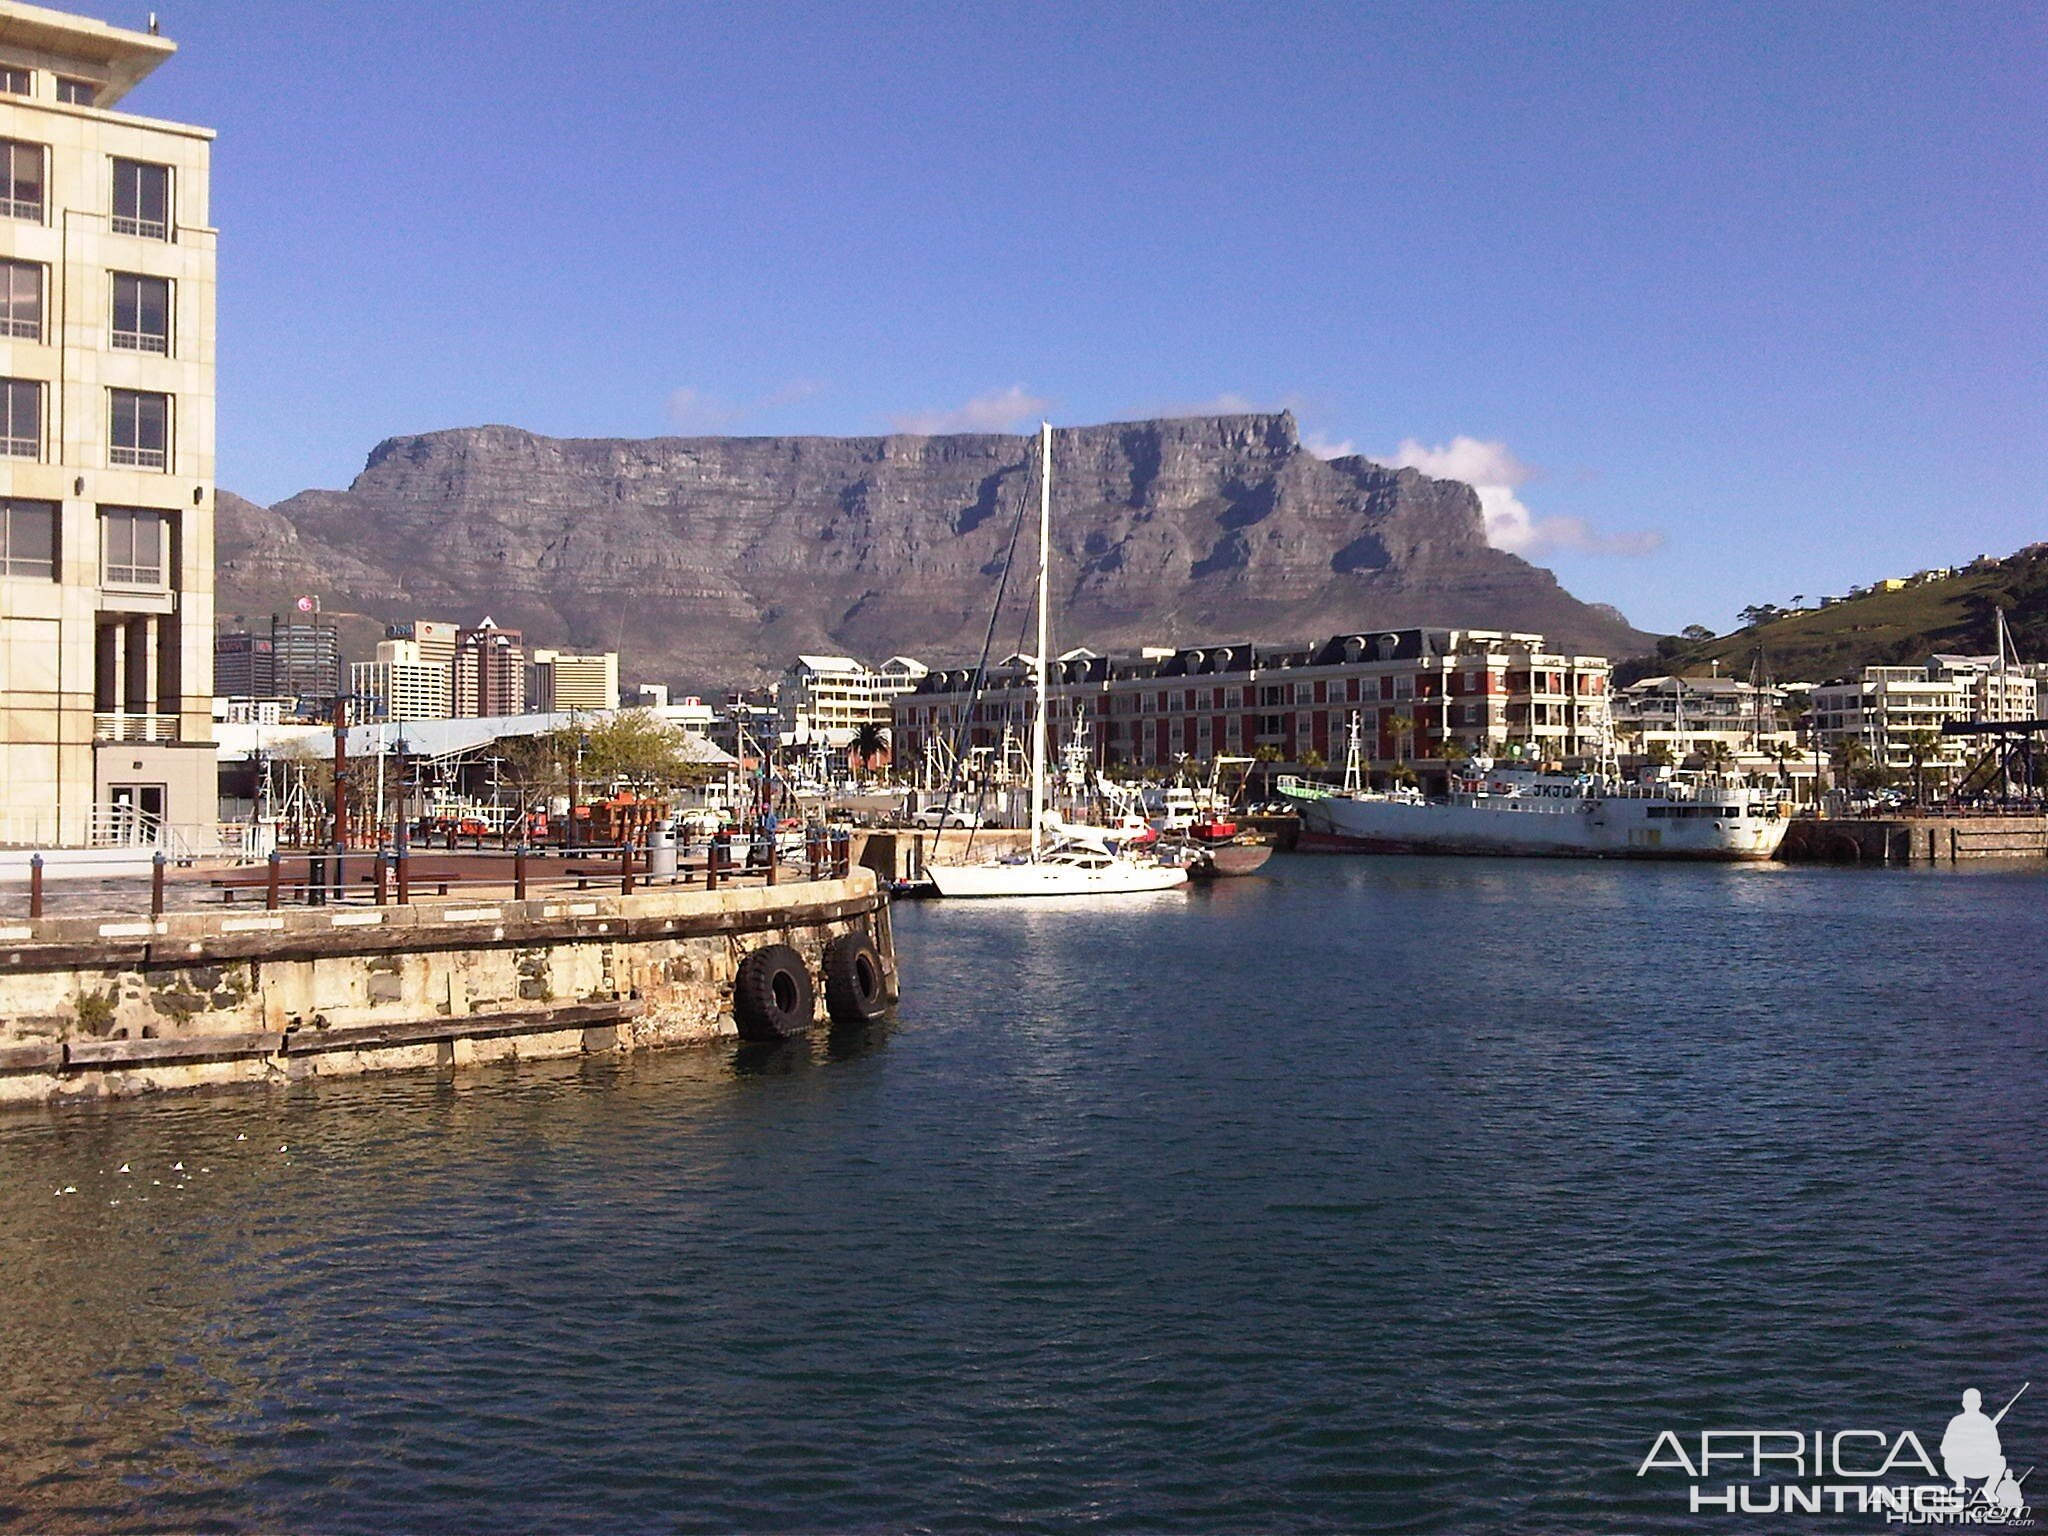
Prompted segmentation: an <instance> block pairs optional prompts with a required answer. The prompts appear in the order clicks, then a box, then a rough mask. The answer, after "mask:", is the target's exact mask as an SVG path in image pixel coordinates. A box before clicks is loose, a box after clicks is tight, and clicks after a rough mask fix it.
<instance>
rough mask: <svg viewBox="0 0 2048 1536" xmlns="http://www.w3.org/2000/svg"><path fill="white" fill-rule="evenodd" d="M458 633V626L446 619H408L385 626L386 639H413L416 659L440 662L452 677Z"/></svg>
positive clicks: (429, 662)
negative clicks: (401, 622)
mask: <svg viewBox="0 0 2048 1536" xmlns="http://www.w3.org/2000/svg"><path fill="white" fill-rule="evenodd" d="M457 633H459V630H458V628H457V626H456V625H454V624H451V623H449V622H448V621H447V620H445V619H408V620H406V621H405V622H404V623H403V624H387V625H385V626H384V638H385V639H386V640H409V641H411V642H412V644H413V645H414V646H415V647H416V653H415V659H417V660H419V661H422V662H426V663H428V664H430V665H431V664H433V663H436V662H438V663H439V664H440V665H442V666H444V667H446V668H447V669H448V674H449V676H451V677H453V676H454V675H455V636H456V635H457Z"/></svg>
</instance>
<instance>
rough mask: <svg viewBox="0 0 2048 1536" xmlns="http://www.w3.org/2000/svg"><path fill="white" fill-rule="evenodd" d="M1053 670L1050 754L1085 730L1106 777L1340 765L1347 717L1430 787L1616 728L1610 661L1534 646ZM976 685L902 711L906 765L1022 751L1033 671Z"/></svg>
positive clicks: (1457, 639) (1438, 635)
mask: <svg viewBox="0 0 2048 1536" xmlns="http://www.w3.org/2000/svg"><path fill="white" fill-rule="evenodd" d="M1054 668H1055V670H1054V672H1053V673H1052V674H1051V686H1050V690H1049V692H1050V694H1051V699H1052V710H1051V714H1052V720H1051V733H1052V740H1053V743H1054V745H1055V746H1057V745H1058V744H1059V743H1060V742H1061V741H1062V740H1064V739H1070V737H1071V734H1072V732H1073V731H1074V730H1075V729H1076V728H1077V727H1085V728H1086V730H1087V732H1088V734H1089V739H1090V742H1091V749H1092V750H1093V751H1095V752H1097V753H1099V755H1100V758H1101V760H1102V761H1103V762H1104V763H1105V764H1107V765H1110V766H1113V767H1126V768H1138V769H1146V768H1154V769H1156V768H1166V767H1171V766H1173V765H1175V764H1177V763H1179V762H1180V761H1181V760H1182V759H1192V760H1195V761H1198V762H1199V761H1204V760H1208V759H1212V758H1215V757H1220V756H1245V757H1250V756H1255V755H1257V754H1258V753H1259V751H1260V749H1261V748H1271V749H1272V753H1274V754H1277V755H1278V756H1279V758H1280V759H1282V760H1284V761H1288V762H1295V763H1315V762H1325V763H1328V762H1332V761H1342V759H1343V757H1344V755H1345V752H1346V750H1347V744H1348V738H1349V730H1350V724H1351V721H1352V719H1353V718H1354V717H1356V718H1357V720H1358V723H1359V729H1360V733H1361V738H1362V739H1361V747H1362V750H1363V752H1364V753H1365V755H1366V756H1367V757H1369V758H1370V759H1372V760H1373V761H1375V762H1380V763H1386V764H1413V765H1415V767H1416V769H1417V771H1424V770H1433V771H1436V772H1441V771H1442V769H1443V767H1444V765H1445V763H1446V761H1447V759H1446V757H1445V755H1444V754H1445V752H1446V750H1450V751H1452V752H1453V753H1454V754H1470V753H1473V752H1476V751H1480V750H1484V749H1489V748H1491V749H1496V750H1504V749H1506V748H1507V747H1509V746H1519V747H1522V748H1523V749H1524V750H1527V749H1529V748H1532V747H1533V748H1534V755H1535V756H1536V757H1538V758H1541V759H1545V760H1550V759H1555V760H1559V761H1563V760H1569V759H1581V758H1585V757H1587V756H1589V755H1592V754H1594V753H1596V752H1598V751H1599V749H1600V746H1601V744H1602V741H1603V740H1604V738H1605V733H1606V731H1607V728H1608V672H1609V666H1608V662H1607V660H1606V658H1604V657H1599V656H1572V655H1567V654H1564V653H1562V652H1559V651H1555V650H1553V649H1552V648H1551V647H1550V646H1549V645H1548V644H1546V643H1545V641H1544V639H1543V637H1542V636H1541V635H1534V634H1510V633H1504V632H1500V631H1495V630H1470V629H1402V630H1392V631H1380V632H1372V631H1368V632H1365V633H1360V634H1349V635H1337V636H1335V637H1333V638H1331V639H1329V640H1326V641H1323V642H1322V643H1320V644H1316V645H1305V646H1262V645H1254V644H1251V643H1250V642H1239V641H1232V642H1229V643H1227V644H1220V645H1202V646H1190V647H1186V648H1184V649H1180V650H1164V649H1155V650H1147V651H1143V652H1140V653H1138V654H1137V655H1135V656H1130V657H1123V658H1112V657H1106V656H1097V655H1094V654H1093V653H1091V652H1087V651H1071V652H1068V653H1067V654H1066V655H1065V656H1062V657H1060V658H1059V659H1058V660H1057V661H1056V662H1055V663H1054ZM973 681H974V674H973V672H972V670H971V669H966V668H957V669H948V670H944V671H937V672H932V673H930V674H929V675H928V676H926V677H925V678H924V679H923V680H922V681H921V682H919V683H918V685H917V686H916V687H915V688H914V689H913V690H911V691H910V692H907V693H904V694H902V695H901V696H899V697H898V698H897V699H896V700H895V705H894V718H895V727H896V737H895V745H896V760H897V761H898V762H900V763H907V762H914V761H917V760H919V759H920V757H921V755H922V754H923V753H924V752H925V751H926V747H927V744H928V743H934V744H943V748H944V749H945V750H948V751H952V752H956V753H959V754H962V755H964V754H966V753H970V752H975V751H997V750H1001V749H1002V748H1003V746H1004V745H1005V743H1006V742H1015V741H1017V740H1018V739H1020V736H1021V730H1020V727H1021V723H1022V721H1023V720H1024V719H1025V718H1026V710H1027V708H1028V705H1029V703H1030V699H1031V695H1032V692H1033V690H1034V684H1033V681H1032V677H1031V673H1030V669H1029V668H1028V666H1026V665H1025V664H1024V663H1023V662H1022V661H1021V660H1020V659H1018V658H1011V660H1010V661H1009V662H1007V663H1005V664H1004V665H1003V666H1001V667H999V668H995V669H992V671H991V674H990V676H989V678H988V680H987V684H986V686H985V688H984V690H983V694H982V698H981V701H980V702H979V703H978V704H974V705H973V706H972V708H971V710H970V699H971V695H972V685H973ZM1447 742H1455V743H1456V744H1457V745H1456V747H1454V748H1448V749H1447V747H1446V743H1447ZM1268 755H1271V754H1268Z"/></svg>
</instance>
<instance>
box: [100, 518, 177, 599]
mask: <svg viewBox="0 0 2048 1536" xmlns="http://www.w3.org/2000/svg"><path fill="white" fill-rule="evenodd" d="M169 535H170V519H169V518H167V517H166V516H165V515H164V514H163V513H161V512H145V511H141V510H139V509H137V508H134V507H103V508H101V509H100V584H101V585H102V586H108V587H161V586H163V584H164V552H165V546H166V545H167V544H168V543H169V542H170V538H169Z"/></svg>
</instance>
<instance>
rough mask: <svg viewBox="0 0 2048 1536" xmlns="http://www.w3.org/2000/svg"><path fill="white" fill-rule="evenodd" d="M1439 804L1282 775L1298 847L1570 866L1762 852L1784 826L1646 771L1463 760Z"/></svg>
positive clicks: (1749, 793)
mask: <svg viewBox="0 0 2048 1536" xmlns="http://www.w3.org/2000/svg"><path fill="white" fill-rule="evenodd" d="M1450 787H1451V793H1450V795H1449V796H1448V797H1447V798H1445V799H1443V800H1425V799H1423V798H1422V797H1421V796H1419V795H1416V794H1413V793H1401V792H1398V791H1397V792H1395V793H1393V794H1380V793H1377V792H1374V791H1371V790H1363V789H1351V790H1340V791H1330V790H1325V789H1320V788H1316V787H1314V786H1309V785H1304V784H1301V783H1299V782H1298V781H1293V780H1289V779H1282V780H1281V781H1280V783H1279V785H1278V788H1279V789H1280V791H1281V793H1283V794H1286V795H1288V796H1290V797H1291V798H1293V799H1294V800H1295V801H1297V802H1298V804H1299V808H1300V812H1301V841H1300V843H1299V844H1298V846H1299V847H1301V848H1303V849H1306V850H1311V851H1314V850H1326V851H1348V852H1358V853H1473V854H1509V855H1517V856H1532V855H1533V856H1549V857H1555V858H1579V859H1723V860H1760V859H1768V858H1770V857H1772V856H1773V855H1774V854H1776V853H1777V851H1778V844H1779V843H1780V842H1782V841H1784V837H1785V829H1786V825H1787V822H1786V819H1785V817H1784V816H1783V815H1782V813H1781V808H1780V806H1779V804H1778V802H1777V800H1776V799H1775V798H1773V797H1772V796H1771V795H1769V794H1768V793H1767V792H1766V791H1763V790H1756V789H1748V788H1743V787H1739V786H1727V785H1721V784H1717V783H1714V782H1713V781H1711V780H1710V779H1706V778H1697V779H1695V778H1687V777H1683V776H1677V775H1670V774H1668V773H1660V772H1659V771H1657V770H1650V772H1649V776H1648V777H1646V778H1645V780H1644V781H1642V782H1639V783H1633V784H1631V783H1622V782H1617V781H1615V780H1613V779H1608V778H1596V777H1595V776H1594V775H1592V774H1564V773H1542V772H1538V771H1536V770H1534V769H1529V768H1523V767H1502V766H1497V765H1496V764H1495V763H1494V762H1493V761H1492V760H1491V759H1489V758H1485V757H1476V758H1473V759H1472V760H1471V761H1470V762H1468V763H1466V764H1464V765H1463V771H1462V772H1461V773H1460V774H1458V775H1457V776H1456V777H1453V778H1452V780H1451V786H1450Z"/></svg>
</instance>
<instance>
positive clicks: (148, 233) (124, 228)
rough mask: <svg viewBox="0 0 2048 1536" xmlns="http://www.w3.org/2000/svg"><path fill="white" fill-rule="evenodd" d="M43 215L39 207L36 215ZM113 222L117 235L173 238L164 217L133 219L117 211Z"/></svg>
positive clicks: (155, 238)
mask: <svg viewBox="0 0 2048 1536" xmlns="http://www.w3.org/2000/svg"><path fill="white" fill-rule="evenodd" d="M42 216H43V215H42V209H41V208H40V207H39V208H37V210H36V217H37V218H41V217H42ZM113 222H114V233H115V234H117V235H140V236H142V238H143V239H145V240H168V239H170V238H171V226H170V223H169V221H167V220H164V219H131V218H129V217H127V216H126V215H125V214H119V213H117V214H115V215H114V220H113Z"/></svg>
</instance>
